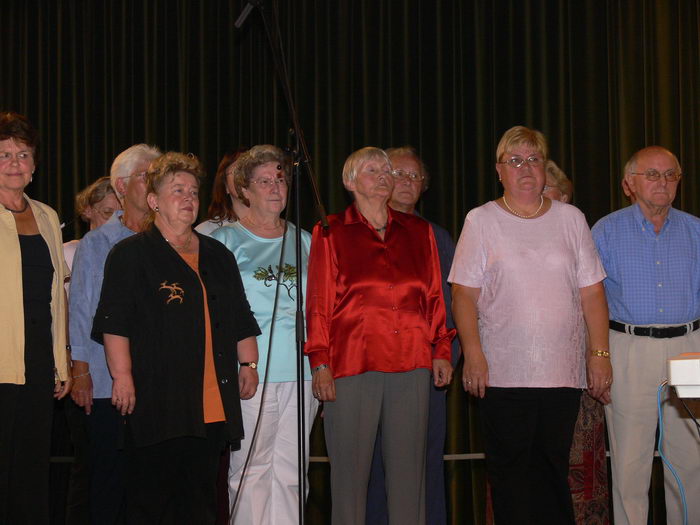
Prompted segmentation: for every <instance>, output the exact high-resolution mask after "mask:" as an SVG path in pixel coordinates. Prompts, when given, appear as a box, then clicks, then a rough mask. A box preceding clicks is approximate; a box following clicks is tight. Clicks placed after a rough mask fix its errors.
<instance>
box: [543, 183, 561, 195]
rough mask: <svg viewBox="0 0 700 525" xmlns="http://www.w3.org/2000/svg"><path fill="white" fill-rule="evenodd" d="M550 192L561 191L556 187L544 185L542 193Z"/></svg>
mask: <svg viewBox="0 0 700 525" xmlns="http://www.w3.org/2000/svg"><path fill="white" fill-rule="evenodd" d="M551 190H557V191H558V192H560V193H561V190H560V189H559V188H558V187H556V186H548V185H547V184H545V185H544V188H542V193H544V192H546V191H551Z"/></svg>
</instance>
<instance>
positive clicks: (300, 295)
mask: <svg viewBox="0 0 700 525" xmlns="http://www.w3.org/2000/svg"><path fill="white" fill-rule="evenodd" d="M256 7H257V8H258V10H259V11H260V15H261V16H262V20H263V26H264V27H265V33H266V34H267V39H268V42H269V44H270V49H271V51H272V57H273V60H274V63H275V69H276V71H277V74H278V76H279V79H280V82H281V85H282V92H283V93H284V98H285V101H286V102H287V108H288V110H289V115H290V117H291V119H292V130H290V133H292V134H293V135H294V138H295V147H294V148H293V157H292V161H293V164H292V166H293V168H292V187H293V195H294V221H295V225H296V230H295V232H296V234H295V249H296V266H297V301H296V303H297V309H296V352H297V432H298V439H297V458H298V466H297V475H298V482H299V509H298V510H299V524H300V525H303V523H304V521H305V519H304V503H305V500H306V468H305V467H306V423H307V422H306V411H305V402H304V401H305V399H304V398H305V393H304V336H305V323H304V286H303V279H302V278H303V271H302V268H303V257H302V243H301V172H302V165H303V166H305V167H306V174H307V178H308V181H309V185H310V186H311V189H312V194H313V198H314V203H315V205H316V212H317V214H318V216H319V219H320V221H321V225H322V226H323V228H324V229H326V230H327V229H328V218H327V217H326V210H325V208H324V207H323V203H322V202H321V197H320V194H319V192H318V186H317V185H316V179H315V177H314V173H313V169H312V167H311V156H310V155H309V148H308V146H307V144H306V140H305V138H304V132H303V130H302V128H301V124H300V123H299V116H298V113H297V109H296V105H295V103H294V99H293V97H292V90H291V87H290V83H289V74H288V72H287V64H286V60H285V57H284V50H283V48H282V37H281V34H280V30H279V23H278V20H277V15H276V13H275V9H274V8H273V9H272V19H273V20H272V21H271V20H269V19H268V17H267V16H266V12H265V2H264V1H263V0H250V1H249V2H247V3H246V5H245V7H244V8H243V11H242V12H241V14H240V16H239V17H238V19H237V20H236V23H235V27H236V28H238V29H240V28H241V26H242V25H243V24H244V23H245V20H246V18H247V17H248V15H249V14H250V12H251V11H252V10H253V9H254V8H256ZM273 22H274V30H275V31H274V35H273V31H272V29H273V28H272V27H271V26H273ZM268 359H269V356H268Z"/></svg>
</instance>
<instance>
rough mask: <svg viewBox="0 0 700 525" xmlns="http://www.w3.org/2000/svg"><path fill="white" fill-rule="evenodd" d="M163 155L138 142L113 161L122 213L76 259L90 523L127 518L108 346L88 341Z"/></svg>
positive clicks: (78, 388) (76, 345)
mask: <svg viewBox="0 0 700 525" xmlns="http://www.w3.org/2000/svg"><path fill="white" fill-rule="evenodd" d="M160 156H161V152H160V151H159V150H158V149H157V148H154V147H153V146H148V145H146V144H137V145H135V146H131V147H130V148H128V149H127V150H125V151H123V152H122V153H120V154H119V155H118V156H117V157H116V158H115V159H114V162H113V163H112V168H111V172H110V177H111V184H112V187H113V188H114V192H115V194H116V195H117V198H118V199H119V201H120V203H121V205H122V208H123V210H124V211H123V212H122V211H117V212H115V213H114V215H112V217H111V218H110V219H109V221H107V222H106V223H105V224H103V225H102V226H100V227H99V228H97V229H96V230H93V231H91V232H89V233H87V234H85V237H83V238H82V240H81V241H80V243H79V244H78V250H77V251H76V253H75V258H74V259H73V272H72V274H71V285H70V294H69V328H70V339H71V346H72V354H73V378H74V383H73V384H74V388H73V390H72V392H71V397H72V399H73V401H75V403H76V404H77V405H79V406H81V407H83V408H84V409H85V413H86V414H87V415H88V416H89V417H88V418H87V428H88V468H89V472H90V497H89V501H90V523H91V525H110V524H117V523H123V520H124V468H125V467H124V462H123V459H122V455H121V451H120V450H119V447H118V439H119V435H120V433H119V429H120V425H121V424H122V418H121V417H120V416H119V412H117V410H116V408H114V407H113V406H112V402H111V398H112V378H111V376H110V375H109V370H108V369H107V362H106V360H105V353H104V347H103V346H102V345H101V344H98V343H96V342H95V341H93V340H91V339H90V332H91V331H92V318H93V317H94V315H95V311H96V310H97V304H98V302H99V300H100V290H101V289H102V279H103V277H104V265H105V260H106V259H107V254H109V252H110V250H111V249H112V247H113V246H114V245H115V244H117V243H118V242H119V241H121V240H122V239H125V238H127V237H130V236H131V235H134V234H135V233H137V232H139V231H141V229H142V227H143V223H144V219H145V218H146V215H147V214H148V211H149V209H148V204H147V203H146V193H147V189H146V177H145V174H146V171H147V170H148V166H149V164H150V163H151V161H152V160H154V159H156V158H158V157H160Z"/></svg>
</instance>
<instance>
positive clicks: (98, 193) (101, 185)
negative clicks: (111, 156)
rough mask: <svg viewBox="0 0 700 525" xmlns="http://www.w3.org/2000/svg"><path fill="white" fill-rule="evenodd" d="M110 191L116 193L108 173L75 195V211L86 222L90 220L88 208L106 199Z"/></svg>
mask: <svg viewBox="0 0 700 525" xmlns="http://www.w3.org/2000/svg"><path fill="white" fill-rule="evenodd" d="M110 193H111V194H113V195H114V189H113V188H112V186H111V182H110V178H109V177H108V176H106V175H105V176H104V177H100V178H99V179H97V180H96V181H95V182H93V183H92V184H90V185H89V186H88V187H87V188H85V189H83V190H82V191H81V192H80V193H78V194H77V195H76V196H75V213H76V214H77V215H78V217H80V218H81V219H82V220H84V221H85V222H90V220H89V219H88V218H87V217H86V216H85V212H86V211H87V209H88V208H89V207H90V206H94V205H95V204H97V203H98V202H101V201H102V200H104V198H105V197H106V196H107V195H109V194H110Z"/></svg>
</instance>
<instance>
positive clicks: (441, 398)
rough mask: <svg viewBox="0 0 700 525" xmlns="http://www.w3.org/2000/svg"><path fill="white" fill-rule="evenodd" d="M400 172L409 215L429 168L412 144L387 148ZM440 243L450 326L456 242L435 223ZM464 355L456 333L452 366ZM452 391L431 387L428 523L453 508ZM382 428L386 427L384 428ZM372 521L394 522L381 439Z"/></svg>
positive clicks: (376, 524) (399, 195) (398, 195)
mask: <svg viewBox="0 0 700 525" xmlns="http://www.w3.org/2000/svg"><path fill="white" fill-rule="evenodd" d="M386 153H387V155H388V156H389V159H390V160H391V166H392V168H393V171H392V175H393V176H394V190H393V192H392V194H391V199H389V206H390V207H391V208H392V209H394V210H398V211H402V212H404V213H410V214H417V213H416V204H417V203H418V200H419V199H420V197H421V195H422V194H423V192H425V191H426V190H427V189H428V181H429V178H428V171H427V169H426V168H425V165H424V164H423V161H422V160H421V159H420V157H419V156H418V153H417V152H416V150H415V149H414V148H412V147H411V146H403V147H400V148H390V149H387V150H386ZM430 225H431V227H432V229H433V235H434V236H435V242H436V243H437V248H438V255H439V257H440V273H441V274H442V293H443V296H444V299H445V310H446V313H447V323H446V325H447V328H448V329H450V330H451V329H453V328H454V327H455V325H454V321H453V320H452V308H451V303H452V293H451V289H450V285H449V284H448V283H447V276H448V275H449V273H450V267H451V265H452V258H453V257H454V253H455V243H454V241H453V240H452V236H451V235H450V234H449V233H448V232H447V230H445V229H444V228H442V227H440V226H438V225H437V224H434V223H432V222H431V223H430ZM458 357H459V343H458V342H457V338H456V337H455V338H454V340H453V341H452V365H453V366H454V365H455V363H456V361H457V359H458ZM446 410H447V409H446V389H445V387H440V388H438V387H436V386H431V388H430V404H429V414H428V437H427V450H426V465H425V484H426V509H425V510H426V516H425V518H426V524H427V525H445V524H446V523H447V509H446V503H445V475H444V468H443V454H444V451H445V434H446V431H447V417H446ZM380 432H381V430H380ZM367 492H368V493H367V516H366V522H365V523H366V525H384V524H386V523H388V515H387V507H386V498H385V487H384V467H383V465H382V448H381V440H380V439H377V441H376V444H375V448H374V458H373V460H372V471H371V475H370V481H369V488H368V491H367Z"/></svg>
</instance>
